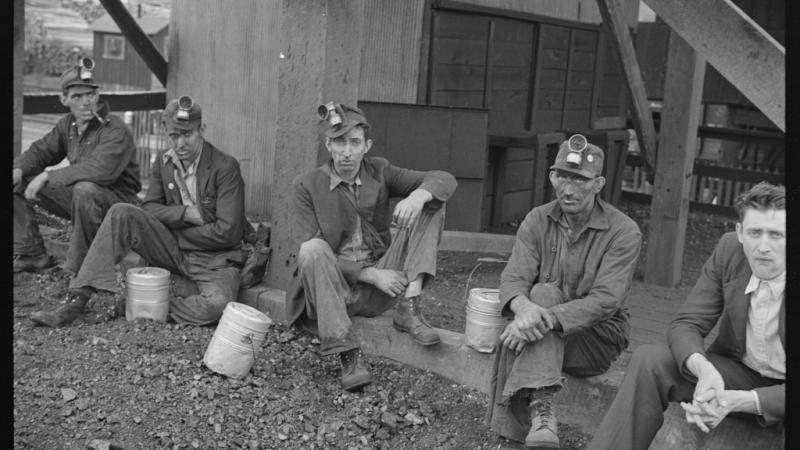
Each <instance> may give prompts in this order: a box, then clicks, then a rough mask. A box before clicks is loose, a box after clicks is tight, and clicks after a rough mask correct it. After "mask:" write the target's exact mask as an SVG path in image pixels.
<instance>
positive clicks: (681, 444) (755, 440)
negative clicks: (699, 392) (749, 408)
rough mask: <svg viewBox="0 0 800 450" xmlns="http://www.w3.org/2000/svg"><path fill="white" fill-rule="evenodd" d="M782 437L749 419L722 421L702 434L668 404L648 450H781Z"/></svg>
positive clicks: (679, 411)
mask: <svg viewBox="0 0 800 450" xmlns="http://www.w3.org/2000/svg"><path fill="white" fill-rule="evenodd" d="M784 445H785V433H784V431H783V430H777V429H776V428H775V427H770V428H763V427H761V426H760V425H758V423H757V422H756V421H755V418H751V417H730V416H729V417H726V418H725V419H724V420H723V421H722V422H720V424H719V426H718V427H717V428H716V429H714V430H711V432H710V433H708V434H706V433H703V432H702V431H700V429H698V428H697V427H696V426H694V425H691V426H689V425H688V424H687V423H686V418H685V416H684V413H683V409H682V408H681V407H680V405H679V404H677V403H670V405H669V408H667V412H666V414H664V425H662V426H661V429H660V430H659V431H658V434H657V435H656V437H655V438H654V439H653V442H652V444H651V445H650V448H651V449H662V448H664V449H666V448H680V449H689V450H704V449H717V448H719V449H723V448H742V449H744V448H747V449H758V450H782V449H783V448H785V447H784Z"/></svg>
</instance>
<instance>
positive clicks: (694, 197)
mask: <svg viewBox="0 0 800 450" xmlns="http://www.w3.org/2000/svg"><path fill="white" fill-rule="evenodd" d="M642 164H643V161H642V157H641V156H639V155H633V154H629V155H628V159H627V163H626V166H625V174H624V175H623V179H622V191H623V198H626V199H630V200H634V201H643V202H650V196H651V194H652V189H653V187H652V185H651V184H650V183H648V182H647V179H646V177H645V173H644V171H643V170H642V169H641V166H642ZM761 181H768V182H770V183H773V184H785V175H784V174H783V173H780V172H779V169H773V170H772V171H770V170H768V169H766V168H764V167H758V168H756V170H753V169H751V168H743V167H725V166H720V165H715V164H711V163H709V162H708V161H706V160H702V159H696V160H695V164H694V170H693V172H692V180H691V188H690V189H689V201H690V205H691V207H692V208H696V209H699V210H704V211H708V212H714V213H718V214H726V215H735V214H736V211H735V210H734V207H733V203H734V200H735V199H736V197H737V196H738V195H739V194H741V193H742V192H744V191H746V190H748V189H750V188H751V187H753V185H755V184H757V183H759V182H761Z"/></svg>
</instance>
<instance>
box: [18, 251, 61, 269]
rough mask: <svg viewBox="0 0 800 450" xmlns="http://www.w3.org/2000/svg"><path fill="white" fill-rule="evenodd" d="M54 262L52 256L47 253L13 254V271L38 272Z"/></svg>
mask: <svg viewBox="0 0 800 450" xmlns="http://www.w3.org/2000/svg"><path fill="white" fill-rule="evenodd" d="M53 264H54V261H53V258H51V257H50V255H48V254H47V253H41V254H38V255H14V273H17V272H38V271H40V270H42V269H46V268H48V267H50V266H52V265H53Z"/></svg>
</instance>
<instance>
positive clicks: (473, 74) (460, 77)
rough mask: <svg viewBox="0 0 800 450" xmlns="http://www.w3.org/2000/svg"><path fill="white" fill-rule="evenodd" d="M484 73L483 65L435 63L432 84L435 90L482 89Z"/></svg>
mask: <svg viewBox="0 0 800 450" xmlns="http://www.w3.org/2000/svg"><path fill="white" fill-rule="evenodd" d="M485 75H486V69H485V68H484V67H483V66H463V65H455V64H436V67H435V71H434V76H433V83H432V84H433V86H434V89H435V90H464V91H475V90H481V91H483V86H484V85H483V83H484V77H485Z"/></svg>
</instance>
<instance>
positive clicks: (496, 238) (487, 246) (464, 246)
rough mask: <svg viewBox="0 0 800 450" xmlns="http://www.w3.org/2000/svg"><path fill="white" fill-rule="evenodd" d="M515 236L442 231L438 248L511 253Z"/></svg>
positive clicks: (457, 250)
mask: <svg viewBox="0 0 800 450" xmlns="http://www.w3.org/2000/svg"><path fill="white" fill-rule="evenodd" d="M514 239H515V237H514V236H512V235H507V234H490V233H473V232H469V231H444V232H443V233H442V241H441V242H440V243H439V250H449V251H456V252H485V253H511V248H512V247H513V246H514Z"/></svg>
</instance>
